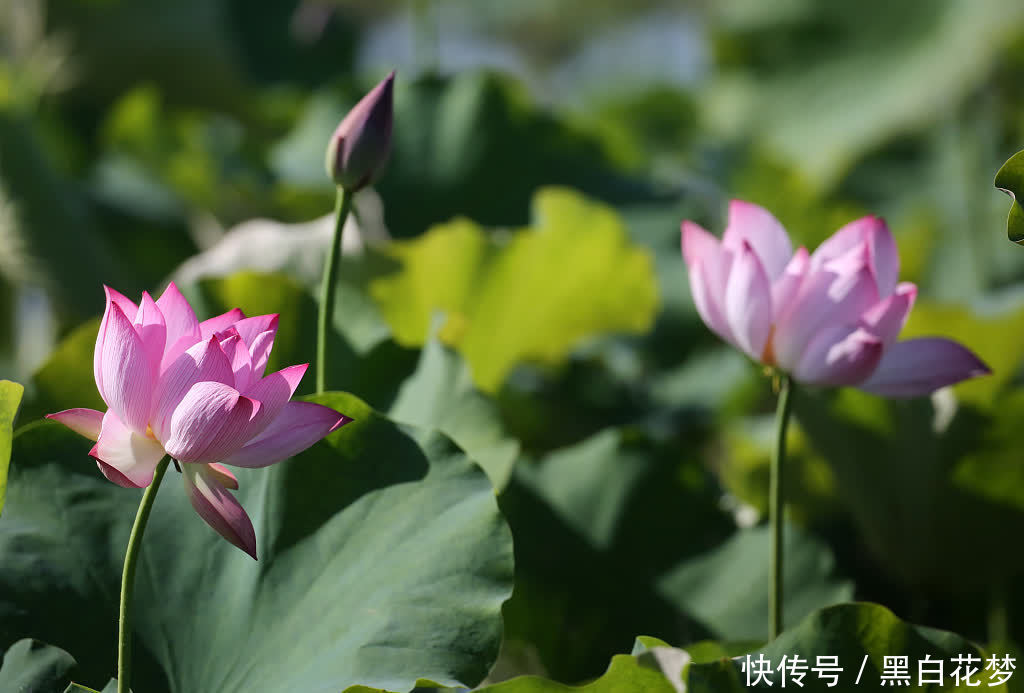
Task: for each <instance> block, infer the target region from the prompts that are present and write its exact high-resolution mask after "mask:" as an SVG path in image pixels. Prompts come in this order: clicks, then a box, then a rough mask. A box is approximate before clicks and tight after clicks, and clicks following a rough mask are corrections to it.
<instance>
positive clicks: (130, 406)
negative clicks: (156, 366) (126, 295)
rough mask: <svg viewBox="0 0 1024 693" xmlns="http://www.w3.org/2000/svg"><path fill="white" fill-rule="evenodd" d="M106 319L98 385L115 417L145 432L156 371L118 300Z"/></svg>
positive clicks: (138, 431)
mask: <svg viewBox="0 0 1024 693" xmlns="http://www.w3.org/2000/svg"><path fill="white" fill-rule="evenodd" d="M106 322H107V324H106V326H105V334H104V335H103V344H102V353H101V354H100V359H101V365H100V376H101V380H100V381H98V382H97V385H98V386H99V390H100V393H101V394H102V395H103V398H104V401H106V403H107V406H108V407H110V408H111V409H112V410H113V411H114V413H116V414H117V416H118V418H119V419H120V420H121V421H123V422H124V423H125V425H127V426H128V427H129V428H131V429H132V430H134V431H135V432H136V433H140V434H145V432H146V427H147V426H148V425H149V412H150V408H151V406H152V402H153V381H154V377H155V374H154V373H153V371H152V368H151V366H150V362H149V358H148V356H147V355H146V350H145V348H144V347H143V345H142V339H141V338H140V337H139V335H138V333H137V332H136V331H135V328H134V327H133V326H132V324H131V322H130V321H129V320H128V318H127V317H125V314H124V313H123V312H121V308H120V307H119V306H118V305H117V304H115V303H111V305H110V311H109V314H108V316H107V321H106Z"/></svg>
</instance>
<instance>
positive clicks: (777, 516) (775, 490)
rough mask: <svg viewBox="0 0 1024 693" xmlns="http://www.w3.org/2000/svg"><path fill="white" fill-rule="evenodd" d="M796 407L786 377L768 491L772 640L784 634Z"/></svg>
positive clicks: (778, 411) (778, 410)
mask: <svg viewBox="0 0 1024 693" xmlns="http://www.w3.org/2000/svg"><path fill="white" fill-rule="evenodd" d="M792 404H793V378H792V377H791V376H788V375H787V376H785V377H783V379H782V387H781V389H780V390H779V403H778V406H777V408H776V410H775V447H773V448H772V458H771V487H770V489H769V491H768V519H769V522H770V523H771V527H772V548H771V551H772V553H771V575H772V594H771V629H770V631H769V633H770V636H771V639H772V640H774V639H775V638H777V637H778V636H779V633H781V632H782V608H783V605H782V597H783V594H782V582H783V535H782V525H783V512H782V511H783V506H784V488H785V486H784V481H785V475H784V471H785V469H784V468H785V462H786V428H787V427H788V426H789V414H790V411H791V410H792Z"/></svg>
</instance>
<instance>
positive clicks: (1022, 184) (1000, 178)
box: [995, 151, 1024, 243]
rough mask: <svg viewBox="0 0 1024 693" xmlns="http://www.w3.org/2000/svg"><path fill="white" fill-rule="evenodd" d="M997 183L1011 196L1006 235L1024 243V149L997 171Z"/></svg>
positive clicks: (1015, 241) (1012, 239)
mask: <svg viewBox="0 0 1024 693" xmlns="http://www.w3.org/2000/svg"><path fill="white" fill-rule="evenodd" d="M995 185H996V187H997V188H999V189H1000V190H1002V191H1003V192H1004V193H1006V194H1007V195H1009V196H1010V199H1011V200H1012V203H1011V205H1010V214H1009V216H1007V218H1006V235H1007V236H1009V237H1010V240H1011V241H1013V242H1014V243H1024V208H1022V207H1021V206H1020V203H1021V200H1024V151H1020V152H1017V153H1016V154H1014V155H1013V156H1011V157H1010V158H1009V160H1007V162H1006V163H1005V164H1003V166H1002V168H1000V169H999V171H998V172H997V173H996V180H995Z"/></svg>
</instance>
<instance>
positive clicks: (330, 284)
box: [316, 186, 352, 392]
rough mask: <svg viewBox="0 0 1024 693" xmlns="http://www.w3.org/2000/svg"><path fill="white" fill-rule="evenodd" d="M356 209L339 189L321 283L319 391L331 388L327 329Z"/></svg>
mask: <svg viewBox="0 0 1024 693" xmlns="http://www.w3.org/2000/svg"><path fill="white" fill-rule="evenodd" d="M351 209H352V193H350V192H348V191H346V190H345V189H344V188H342V187H340V186H339V187H338V195H337V197H336V198H335V203H334V236H333V237H332V239H331V247H330V248H328V250H327V262H325V263H324V278H323V282H322V283H321V284H320V314H319V316H318V319H317V330H316V391H317V392H323V391H324V390H326V389H327V330H328V329H329V326H330V321H331V316H332V315H334V294H335V284H337V283H338V255H339V254H340V253H341V232H342V230H343V229H344V228H345V220H346V219H347V218H348V213H349V212H350V211H351Z"/></svg>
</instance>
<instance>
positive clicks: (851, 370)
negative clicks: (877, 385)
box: [793, 326, 885, 386]
mask: <svg viewBox="0 0 1024 693" xmlns="http://www.w3.org/2000/svg"><path fill="white" fill-rule="evenodd" d="M884 348H885V346H884V344H883V342H882V340H881V339H880V338H879V337H878V336H876V335H873V334H871V333H870V332H868V331H867V330H865V329H863V328H859V327H858V328H849V327H839V326H833V327H826V328H825V329H823V330H821V331H819V332H818V333H817V334H816V335H814V338H813V339H811V342H810V344H808V345H807V349H806V350H805V351H804V353H803V355H802V356H801V358H800V362H799V363H798V364H797V366H796V368H795V369H794V370H793V377H794V378H796V380H797V381H798V382H803V383H813V384H816V385H835V386H838V385H855V384H857V383H859V382H861V381H862V380H864V379H865V378H867V377H868V376H869V375H871V373H872V371H874V370H875V368H877V367H878V363H879V361H880V360H881V358H882V351H883V349H884Z"/></svg>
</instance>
